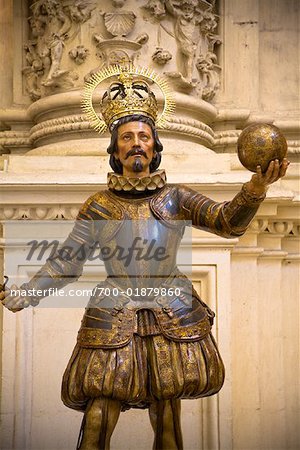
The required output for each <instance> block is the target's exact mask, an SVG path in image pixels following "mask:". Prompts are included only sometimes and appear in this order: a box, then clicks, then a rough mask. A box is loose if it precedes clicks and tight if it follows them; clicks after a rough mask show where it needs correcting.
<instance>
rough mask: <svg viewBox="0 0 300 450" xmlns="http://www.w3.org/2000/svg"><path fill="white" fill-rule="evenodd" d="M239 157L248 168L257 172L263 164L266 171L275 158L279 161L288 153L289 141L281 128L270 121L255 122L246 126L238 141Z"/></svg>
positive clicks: (263, 169) (262, 167) (262, 168)
mask: <svg viewBox="0 0 300 450" xmlns="http://www.w3.org/2000/svg"><path fill="white" fill-rule="evenodd" d="M237 147H238V157H239V160H240V161H241V163H242V164H243V166H244V167H246V169H248V170H251V172H256V167H257V166H258V165H260V166H261V170H262V172H265V171H266V170H267V168H268V166H269V163H270V162H271V161H273V160H274V159H278V160H279V162H281V161H282V160H283V158H284V157H285V156H286V154H287V143H286V140H285V137H284V136H283V134H282V132H281V131H280V130H279V128H277V127H275V126H274V125H271V124H268V123H254V124H252V125H250V126H249V127H247V128H245V129H244V130H243V131H242V133H241V134H240V136H239V138H238V141H237Z"/></svg>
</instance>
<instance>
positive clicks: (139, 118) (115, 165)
mask: <svg viewBox="0 0 300 450" xmlns="http://www.w3.org/2000/svg"><path fill="white" fill-rule="evenodd" d="M128 122H144V123H146V124H147V125H149V126H150V128H151V130H152V134H153V139H154V152H155V155H154V157H153V158H152V161H151V163H150V165H149V169H150V173H152V172H154V171H155V170H156V169H157V168H158V167H159V165H160V162H161V154H160V152H162V150H163V145H162V143H161V142H160V140H159V137H158V134H157V131H156V128H155V125H154V122H153V120H152V119H150V117H146V116H143V115H140V114H131V115H129V116H125V117H121V119H119V120H118V122H117V123H116V124H115V126H114V127H113V130H112V133H111V139H110V144H109V146H108V147H107V153H109V154H110V158H109V164H110V167H111V168H112V170H113V171H114V172H115V173H118V174H122V173H123V166H122V164H121V163H120V161H119V160H118V159H116V158H115V156H114V153H115V152H116V151H117V139H118V128H119V126H120V125H123V124H124V123H128Z"/></svg>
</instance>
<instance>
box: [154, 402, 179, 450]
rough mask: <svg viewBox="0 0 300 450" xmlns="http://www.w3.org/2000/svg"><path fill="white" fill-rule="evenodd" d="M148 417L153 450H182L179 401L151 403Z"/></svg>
mask: <svg viewBox="0 0 300 450" xmlns="http://www.w3.org/2000/svg"><path fill="white" fill-rule="evenodd" d="M149 415H150V421H151V425H152V428H153V430H154V435H155V438H154V444H153V450H183V443H182V433H181V425H180V400H178V399H172V400H164V401H157V402H153V403H152V404H151V405H150V407H149Z"/></svg>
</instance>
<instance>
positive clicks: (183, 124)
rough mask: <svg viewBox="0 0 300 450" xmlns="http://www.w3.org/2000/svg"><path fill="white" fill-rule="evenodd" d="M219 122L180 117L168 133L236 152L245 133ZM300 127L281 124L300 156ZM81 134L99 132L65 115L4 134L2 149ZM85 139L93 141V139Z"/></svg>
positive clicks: (292, 151)
mask: <svg viewBox="0 0 300 450" xmlns="http://www.w3.org/2000/svg"><path fill="white" fill-rule="evenodd" d="M48 112H49V110H48ZM12 121H13V119H12V117H10V122H11V123H12ZM4 123H5V121H4ZM216 123H217V122H215V123H214V124H213V125H211V126H209V125H207V124H206V123H204V122H203V121H200V120H196V119H193V118H186V117H184V116H180V115H177V116H174V117H173V118H172V121H170V122H168V124H167V125H166V127H165V130H166V131H171V132H176V133H178V134H179V135H182V136H186V135H189V136H192V137H193V138H196V139H197V142H199V144H203V145H205V146H207V147H208V148H211V149H212V150H214V151H215V152H216V153H219V152H221V153H225V152H227V153H233V152H236V143H237V139H238V137H239V135H240V133H241V131H242V130H241V129H229V130H228V129H227V130H215V131H214V126H215V125H216ZM299 128H300V126H299V124H295V123H294V121H290V122H289V121H286V122H284V123H283V122H282V123H281V129H282V131H283V133H285V130H287V133H286V137H287V142H288V149H289V154H290V155H299V154H300V139H299V140H296V139H289V138H288V134H291V133H293V134H296V133H297V132H298V133H299ZM80 131H84V132H86V133H88V134H90V135H91V137H92V136H94V135H95V131H94V130H93V128H92V127H91V126H90V124H89V122H88V121H87V120H86V117H85V116H84V115H83V114H71V115H65V116H62V117H56V118H52V119H47V120H44V121H42V122H39V123H37V124H36V125H34V126H32V128H31V129H30V130H29V131H28V130H22V131H17V130H5V131H0V146H1V147H2V148H3V149H8V150H11V153H14V149H16V148H18V147H21V148H25V149H26V150H27V151H29V150H31V149H32V148H35V147H38V146H39V145H41V144H42V143H53V142H59V140H60V139H63V138H64V136H66V135H68V134H69V133H76V132H80ZM80 137H81V136H80V134H79V135H78V136H77V139H78V138H80ZM85 137H86V138H89V136H85ZM0 153H1V152H0ZM69 154H70V153H69ZM83 154H84V152H83Z"/></svg>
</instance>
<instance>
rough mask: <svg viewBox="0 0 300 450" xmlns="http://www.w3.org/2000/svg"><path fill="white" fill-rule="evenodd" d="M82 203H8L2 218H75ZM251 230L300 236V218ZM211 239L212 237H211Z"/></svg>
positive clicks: (256, 223)
mask: <svg viewBox="0 0 300 450" xmlns="http://www.w3.org/2000/svg"><path fill="white" fill-rule="evenodd" d="M79 206H80V204H75V203H74V204H72V205H67V206H66V205H63V204H61V205H58V206H53V205H46V206H45V205H42V204H40V205H39V204H36V205H34V204H32V205H27V206H24V205H17V204H15V205H7V206H5V207H1V208H0V220H2V221H5V220H58V219H60V220H74V219H76V216H77V214H78V209H79ZM249 231H250V232H252V233H255V234H261V233H264V234H272V235H281V236H285V237H299V236H300V219H279V218H276V219H273V218H259V217H258V218H256V219H254V220H253V221H252V223H251V224H250V227H249ZM210 241H211V239H210Z"/></svg>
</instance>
